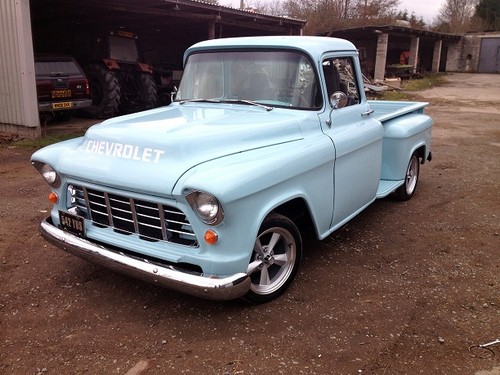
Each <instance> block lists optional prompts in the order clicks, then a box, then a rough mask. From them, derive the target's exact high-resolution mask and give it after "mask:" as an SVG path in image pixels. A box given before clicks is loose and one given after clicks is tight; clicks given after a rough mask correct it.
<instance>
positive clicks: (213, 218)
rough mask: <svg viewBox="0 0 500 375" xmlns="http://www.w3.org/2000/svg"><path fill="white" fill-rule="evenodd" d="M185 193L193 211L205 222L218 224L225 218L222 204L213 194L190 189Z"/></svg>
mask: <svg viewBox="0 0 500 375" xmlns="http://www.w3.org/2000/svg"><path fill="white" fill-rule="evenodd" d="M184 195H185V197H186V199H187V201H188V203H189V205H190V206H191V208H192V209H193V211H194V212H196V214H197V215H198V216H199V218H200V219H201V221H203V222H204V223H205V224H209V225H217V224H219V223H220V222H221V221H222V219H223V218H224V212H223V210H222V206H221V204H220V202H219V200H218V199H217V198H216V197H214V196H213V195H212V194H209V193H205V192H202V191H193V190H188V191H186V192H185V193H184Z"/></svg>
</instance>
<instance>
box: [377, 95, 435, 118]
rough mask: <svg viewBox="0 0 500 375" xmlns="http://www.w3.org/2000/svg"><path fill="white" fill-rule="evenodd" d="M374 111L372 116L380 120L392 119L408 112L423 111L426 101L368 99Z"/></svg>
mask: <svg viewBox="0 0 500 375" xmlns="http://www.w3.org/2000/svg"><path fill="white" fill-rule="evenodd" d="M368 103H369V104H370V107H371V108H372V109H373V110H374V111H375V112H374V116H375V118H376V119H377V120H379V121H380V122H382V123H383V122H385V121H388V120H392V119H394V118H396V117H399V116H402V115H406V114H408V113H424V108H425V107H426V106H427V105H428V104H429V103H427V102H396V101H388V100H368Z"/></svg>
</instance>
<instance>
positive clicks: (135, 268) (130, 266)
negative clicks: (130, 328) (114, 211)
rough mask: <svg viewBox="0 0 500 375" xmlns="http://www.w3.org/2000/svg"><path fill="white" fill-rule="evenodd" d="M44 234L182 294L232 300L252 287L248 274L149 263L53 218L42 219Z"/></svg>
mask: <svg viewBox="0 0 500 375" xmlns="http://www.w3.org/2000/svg"><path fill="white" fill-rule="evenodd" d="M40 233H41V234H42V236H43V237H44V238H45V239H46V240H47V241H49V242H50V243H52V244H53V245H55V246H57V247H59V248H61V249H63V250H64V251H67V252H68V253H71V254H73V255H76V256H78V257H80V258H83V259H85V260H88V261H90V262H92V263H96V264H100V265H103V266H105V267H108V268H111V269H113V270H115V271H117V272H120V273H123V274H126V275H130V276H133V277H136V278H138V279H141V280H145V281H149V282H152V283H154V284H158V285H162V286H165V287H167V288H169V289H173V290H176V291H179V292H181V293H186V294H190V295H193V296H197V297H202V298H207V299H213V300H231V299H236V298H239V297H242V296H243V295H244V294H246V292H247V291H248V290H249V288H250V278H249V277H248V275H247V274H245V273H237V274H234V275H231V276H229V277H225V278H222V279H218V278H212V277H204V276H199V275H197V274H192V273H188V272H184V271H182V270H179V269H177V268H175V267H173V266H168V265H167V266H160V265H157V264H154V263H149V262H148V261H147V260H143V259H139V258H136V257H131V256H129V255H127V254H124V253H121V252H118V251H114V250H111V249H108V248H106V247H104V246H101V245H97V244H95V243H92V242H90V241H88V240H86V239H83V238H80V237H77V236H75V235H73V234H71V233H68V232H66V231H63V230H61V229H59V228H57V227H55V226H54V225H53V224H52V223H51V220H50V218H49V219H47V220H44V221H42V223H41V224H40Z"/></svg>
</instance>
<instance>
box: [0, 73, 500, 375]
mask: <svg viewBox="0 0 500 375" xmlns="http://www.w3.org/2000/svg"><path fill="white" fill-rule="evenodd" d="M447 80H448V83H447V84H446V85H444V86H442V87H438V88H433V89H431V90H427V91H423V92H420V93H419V95H420V96H421V98H422V100H426V101H429V102H430V103H431V105H430V107H429V108H428V112H429V113H430V114H431V115H432V116H433V117H434V119H435V126H434V130H433V155H434V159H433V161H432V162H431V163H430V164H426V165H424V166H423V167H422V169H421V178H420V182H419V186H418V191H417V194H416V196H415V197H414V199H412V200H410V201H408V202H405V203H398V202H395V201H393V200H391V199H384V200H380V201H377V202H375V203H374V204H373V205H372V206H371V207H370V208H369V209H368V210H366V211H365V212H363V213H362V214H361V215H359V216H358V217H357V218H355V219H354V220H353V221H352V222H350V223H349V224H348V225H347V226H345V227H344V228H342V229H341V230H339V231H338V232H336V233H335V234H333V235H332V236H330V237H328V238H327V239H326V240H325V241H322V242H319V241H316V240H313V239H308V240H306V242H305V245H304V246H305V249H306V256H305V259H304V261H303V264H302V268H301V271H300V274H299V276H298V277H297V279H296V280H295V282H294V284H293V285H292V287H291V288H290V289H289V290H288V292H287V293H286V294H285V295H284V296H282V297H281V298H279V299H278V300H276V301H274V302H272V303H269V304H265V305H249V304H247V303H245V302H242V301H239V300H238V301H231V302H211V301H205V300H200V299H196V298H194V297H189V296H185V295H181V294H178V293H174V292H171V291H169V290H165V289H162V288H159V287H156V286H153V285H149V284H146V283H144V282H141V281H138V280H135V279H131V278H127V277H125V276H121V275H119V274H115V273H113V272H110V271H108V270H106V269H103V268H100V267H98V266H95V265H93V264H90V263H87V262H85V261H83V260H80V259H78V258H76V257H73V256H71V255H68V254H66V253H64V252H63V251H61V250H59V249H56V248H54V247H53V246H51V245H48V244H47V243H45V242H44V241H43V240H42V238H41V237H40V235H39V234H38V229H37V227H38V223H39V222H40V220H41V219H42V218H44V217H45V216H46V215H47V210H48V209H49V203H48V201H47V195H48V192H49V190H48V187H47V186H46V185H45V183H44V182H42V179H41V177H40V176H39V175H38V173H37V172H36V171H35V170H34V169H33V168H32V167H31V165H30V163H29V157H30V155H31V153H32V152H33V150H29V149H25V148H21V147H19V146H16V144H15V143H11V144H7V145H5V144H4V145H0V158H1V159H0V160H1V163H0V176H1V178H0V207H1V209H0V373H1V374H16V375H17V374H127V375H137V374H288V375H290V374H474V375H479V374H481V375H493V374H497V375H498V374H500V346H497V347H495V348H494V351H495V353H496V356H494V357H492V358H479V357H473V356H471V354H470V353H469V351H468V348H469V346H471V345H474V344H482V343H486V342H490V341H493V340H494V339H496V338H499V337H500V237H499V233H500V195H499V191H500V120H499V118H500V75H473V74H468V75H467V74H452V75H448V76H447ZM49 126H50V125H49Z"/></svg>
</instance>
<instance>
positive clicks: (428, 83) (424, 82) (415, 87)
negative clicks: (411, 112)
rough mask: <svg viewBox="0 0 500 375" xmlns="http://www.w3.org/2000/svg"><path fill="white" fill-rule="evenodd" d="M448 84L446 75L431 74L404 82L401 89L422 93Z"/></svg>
mask: <svg viewBox="0 0 500 375" xmlns="http://www.w3.org/2000/svg"><path fill="white" fill-rule="evenodd" d="M444 83H446V78H445V74H442V73H438V74H429V75H426V76H425V77H424V78H420V79H409V80H407V81H402V83H401V87H402V89H403V90H405V91H421V90H428V89H431V88H433V87H435V86H440V85H442V84H444Z"/></svg>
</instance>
